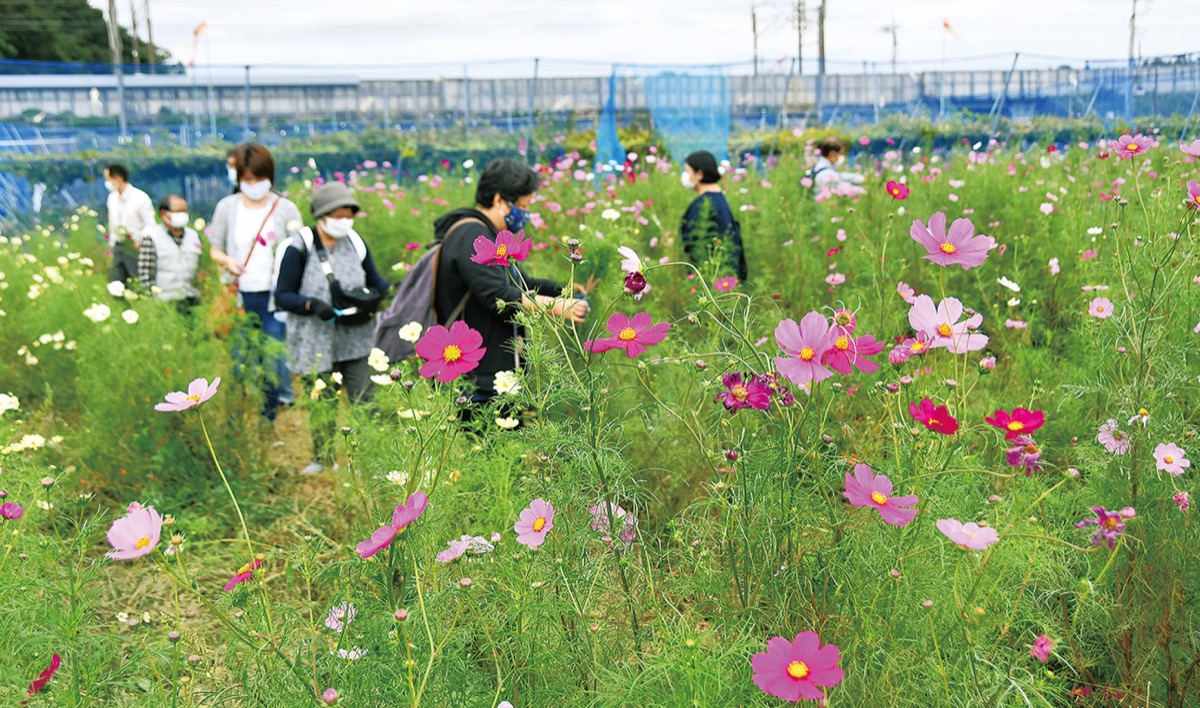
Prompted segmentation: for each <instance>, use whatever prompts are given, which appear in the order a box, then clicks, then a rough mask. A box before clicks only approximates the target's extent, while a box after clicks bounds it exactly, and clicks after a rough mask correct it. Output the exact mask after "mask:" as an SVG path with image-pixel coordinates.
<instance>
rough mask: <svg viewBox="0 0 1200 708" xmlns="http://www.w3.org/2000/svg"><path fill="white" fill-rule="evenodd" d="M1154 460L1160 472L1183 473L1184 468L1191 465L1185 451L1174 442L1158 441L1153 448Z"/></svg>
mask: <svg viewBox="0 0 1200 708" xmlns="http://www.w3.org/2000/svg"><path fill="white" fill-rule="evenodd" d="M1154 462H1155V465H1154V466H1155V467H1156V468H1158V470H1159V471H1160V472H1169V473H1170V474H1183V470H1184V469H1185V468H1188V467H1191V466H1192V463H1191V462H1190V461H1188V459H1187V452H1186V451H1185V450H1184V449H1183V448H1182V447H1179V446H1178V445H1176V444H1175V443H1159V445H1158V447H1156V448H1154Z"/></svg>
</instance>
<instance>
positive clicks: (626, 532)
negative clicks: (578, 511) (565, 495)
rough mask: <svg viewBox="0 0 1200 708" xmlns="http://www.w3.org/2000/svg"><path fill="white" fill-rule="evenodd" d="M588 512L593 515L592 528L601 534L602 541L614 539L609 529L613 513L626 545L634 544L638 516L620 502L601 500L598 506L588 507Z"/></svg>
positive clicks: (607, 541)
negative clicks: (624, 507)
mask: <svg viewBox="0 0 1200 708" xmlns="http://www.w3.org/2000/svg"><path fill="white" fill-rule="evenodd" d="M588 513H589V514H591V515H592V523H591V525H590V526H591V529H592V530H593V531H595V532H597V533H599V534H600V540H601V541H604V542H605V543H611V542H612V540H613V539H612V536H610V535H609V530H608V529H609V523H608V522H609V515H610V514H611V515H612V521H613V524H614V525H615V526H616V527H617V528H619V529H620V530H621V533H620V538H621V540H622V541H624V542H625V545H626V546H630V545H632V544H633V538H634V536H635V535H636V532H637V523H638V520H637V517H636V516H634V515H633V514H630V513H629V512H628V511H626V510H625V509H623V508H621V506H620V505H619V504H609V503H607V502H600V503H599V504H597V505H596V506H593V507H588Z"/></svg>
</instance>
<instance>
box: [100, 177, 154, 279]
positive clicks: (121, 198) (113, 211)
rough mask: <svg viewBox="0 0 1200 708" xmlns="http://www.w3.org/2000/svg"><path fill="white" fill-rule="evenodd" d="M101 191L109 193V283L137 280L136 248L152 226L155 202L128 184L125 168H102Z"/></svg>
mask: <svg viewBox="0 0 1200 708" xmlns="http://www.w3.org/2000/svg"><path fill="white" fill-rule="evenodd" d="M104 188H105V189H107V190H108V235H107V236H106V238H107V239H108V243H109V246H110V247H111V248H112V258H113V262H112V267H111V268H109V271H108V279H109V280H110V281H118V282H121V283H124V282H125V281H136V280H137V276H138V267H137V266H138V253H137V249H138V246H140V245H141V243H142V241H143V239H145V237H146V235H147V234H149V233H150V229H151V228H153V227H154V225H155V224H154V202H152V201H151V200H150V195H149V194H146V193H145V192H143V191H142V190H140V189H138V188H137V187H135V186H133V185H132V184H130V183H129V170H128V168H126V167H125V165H118V164H112V165H108V166H107V167H105V168H104Z"/></svg>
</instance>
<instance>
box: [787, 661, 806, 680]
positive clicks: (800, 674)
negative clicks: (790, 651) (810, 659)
mask: <svg viewBox="0 0 1200 708" xmlns="http://www.w3.org/2000/svg"><path fill="white" fill-rule="evenodd" d="M787 672H788V676H791V677H792V678H794V679H796V680H797V681H800V680H801V679H805V678H807V677H808V664H806V663H804V662H803V661H793V662H792V663H790V664H788V667H787Z"/></svg>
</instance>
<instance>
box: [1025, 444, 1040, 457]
mask: <svg viewBox="0 0 1200 708" xmlns="http://www.w3.org/2000/svg"><path fill="white" fill-rule="evenodd" d="M1021 449H1022V450H1023V451H1024V452H1025V454H1026V455H1036V454H1037V451H1038V446H1037V445H1026V446H1025V447H1023V448H1021Z"/></svg>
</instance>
